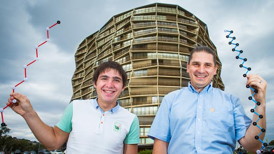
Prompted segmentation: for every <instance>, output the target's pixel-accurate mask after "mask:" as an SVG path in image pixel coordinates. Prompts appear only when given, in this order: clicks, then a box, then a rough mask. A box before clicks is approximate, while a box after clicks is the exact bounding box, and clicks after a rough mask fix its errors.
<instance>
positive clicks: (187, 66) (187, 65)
mask: <svg viewBox="0 0 274 154" xmlns="http://www.w3.org/2000/svg"><path fill="white" fill-rule="evenodd" d="M188 69H189V64H188V63H187V64H186V72H187V73H189V71H188Z"/></svg>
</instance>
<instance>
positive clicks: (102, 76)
mask: <svg viewBox="0 0 274 154" xmlns="http://www.w3.org/2000/svg"><path fill="white" fill-rule="evenodd" d="M100 78H110V77H109V76H107V75H101V76H100ZM113 79H115V80H122V78H120V77H118V76H114V77H113Z"/></svg>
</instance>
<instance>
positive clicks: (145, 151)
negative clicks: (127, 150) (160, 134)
mask: <svg viewBox="0 0 274 154" xmlns="http://www.w3.org/2000/svg"><path fill="white" fill-rule="evenodd" d="M139 154H152V150H143V151H140V152H139Z"/></svg>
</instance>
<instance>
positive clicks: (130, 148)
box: [124, 144, 138, 154]
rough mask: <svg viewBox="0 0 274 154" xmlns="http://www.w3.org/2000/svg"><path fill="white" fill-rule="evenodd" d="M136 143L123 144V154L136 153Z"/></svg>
mask: <svg viewBox="0 0 274 154" xmlns="http://www.w3.org/2000/svg"><path fill="white" fill-rule="evenodd" d="M137 153H138V145H137V144H124V154H137Z"/></svg>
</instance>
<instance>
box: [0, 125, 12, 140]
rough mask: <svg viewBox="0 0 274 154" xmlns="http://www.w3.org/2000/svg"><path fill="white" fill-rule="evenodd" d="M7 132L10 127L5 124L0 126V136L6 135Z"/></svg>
mask: <svg viewBox="0 0 274 154" xmlns="http://www.w3.org/2000/svg"><path fill="white" fill-rule="evenodd" d="M9 132H10V129H9V128H8V127H7V126H1V129H0V138H1V137H2V136H4V135H7V134H8V133H9Z"/></svg>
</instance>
